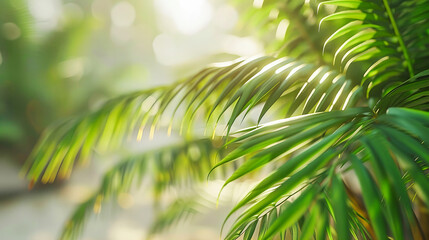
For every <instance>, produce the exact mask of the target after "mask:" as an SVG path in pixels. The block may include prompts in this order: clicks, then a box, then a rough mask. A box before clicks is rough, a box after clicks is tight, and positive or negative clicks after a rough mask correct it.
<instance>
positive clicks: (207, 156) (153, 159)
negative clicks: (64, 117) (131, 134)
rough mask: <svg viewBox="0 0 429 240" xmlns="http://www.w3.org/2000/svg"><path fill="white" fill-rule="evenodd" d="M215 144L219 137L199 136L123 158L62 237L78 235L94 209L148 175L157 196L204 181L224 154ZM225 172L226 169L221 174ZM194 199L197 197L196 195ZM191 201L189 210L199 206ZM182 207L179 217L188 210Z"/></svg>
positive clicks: (98, 209) (67, 225) (69, 224)
mask: <svg viewBox="0 0 429 240" xmlns="http://www.w3.org/2000/svg"><path fill="white" fill-rule="evenodd" d="M216 146H219V144H218V143H216V141H212V140H209V139H200V140H194V141H190V142H186V143H183V144H180V145H177V146H169V147H165V148H162V149H158V150H153V151H150V152H145V153H143V154H141V155H138V156H132V157H130V158H128V159H124V160H123V161H121V162H119V163H118V164H116V165H115V166H113V167H112V168H111V169H110V170H109V171H107V172H106V174H105V175H104V177H103V181H102V183H101V185H100V188H99V189H98V190H97V191H96V192H95V193H94V194H93V196H92V197H91V198H89V199H88V200H87V201H86V202H84V203H83V204H81V205H80V206H79V207H78V208H77V210H76V211H75V213H74V214H73V216H72V217H71V218H70V219H69V221H68V223H67V224H66V226H65V228H64V229H63V233H62V237H61V239H76V238H77V237H78V236H79V234H80V233H81V231H82V228H83V226H84V224H85V221H86V219H87V218H88V216H90V214H91V213H92V212H96V213H99V212H100V210H101V207H102V204H103V203H104V202H106V201H108V200H110V199H112V197H117V196H118V195H120V194H121V193H128V192H129V191H130V190H131V189H132V188H133V187H135V186H137V187H139V186H140V185H141V183H142V182H143V180H144V179H149V181H150V183H151V184H152V187H153V191H154V192H153V194H154V195H155V197H156V198H160V195H161V194H162V193H163V192H164V191H165V189H166V188H168V187H170V186H175V187H177V188H186V187H192V186H193V185H195V184H196V183H198V182H202V181H205V180H206V174H205V173H206V172H208V171H209V169H210V168H212V167H213V166H214V163H215V162H216V161H217V159H218V158H220V157H222V156H223V155H224V154H225V153H224V152H223V151H222V150H221V151H219V150H220V149H219V147H216ZM224 174H226V172H224V173H220V175H219V176H223V175H224ZM194 200H196V201H197V198H194ZM188 203H189V207H190V208H189V209H188V210H189V211H191V209H194V208H195V207H196V206H195V205H194V204H191V203H190V202H188ZM195 203H196V202H195ZM183 211H184V212H182V214H179V215H177V216H176V217H178V218H180V217H181V216H182V215H183V214H185V213H187V212H189V211H187V210H185V209H183ZM192 211H193V210H192ZM175 214H177V213H175ZM162 219H164V220H165V219H166V218H165V216H164V218H163V217H162V216H160V219H159V221H161V222H162V221H163V220H162ZM161 225H162V224H161ZM165 225H167V224H166V223H165ZM158 227H159V226H158ZM154 230H156V229H154Z"/></svg>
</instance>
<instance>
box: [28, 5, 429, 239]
mask: <svg viewBox="0 0 429 240" xmlns="http://www.w3.org/2000/svg"><path fill="white" fill-rule="evenodd" d="M254 7H255V8H254V9H253V10H250V13H251V14H249V15H251V17H250V18H248V19H247V20H246V21H245V22H246V24H248V26H249V27H255V25H256V27H255V28H257V29H261V34H260V35H261V36H262V38H263V40H264V41H267V48H268V49H274V50H275V51H273V54H271V55H268V56H260V57H254V58H250V59H238V60H237V61H233V62H230V63H225V64H217V65H213V66H209V67H207V68H206V69H203V70H202V71H200V72H199V73H197V74H196V75H195V76H193V77H192V78H190V79H187V80H183V81H179V82H177V83H175V84H172V85H171V86H166V87H160V88H157V89H151V90H147V91H141V92H136V93H132V94H129V95H125V96H121V97H118V98H116V99H114V100H112V101H109V102H108V103H106V104H105V105H104V107H103V108H101V109H100V110H98V111H96V112H94V113H91V114H90V115H88V116H86V117H83V118H80V119H75V120H72V121H67V122H64V123H62V124H60V125H58V126H55V127H53V128H52V129H51V130H47V131H46V132H45V136H44V137H42V139H41V140H40V142H39V145H38V147H36V148H35V149H34V151H33V155H32V157H31V158H30V160H29V161H28V165H27V166H26V167H25V169H24V171H25V172H26V173H27V176H28V179H29V180H31V184H34V183H36V182H37V181H39V180H41V181H42V182H51V181H54V180H55V178H56V177H57V176H60V177H64V176H68V175H69V174H70V172H71V169H72V168H73V166H74V163H75V162H76V161H85V160H87V159H88V158H90V156H91V150H92V149H93V148H94V147H95V148H98V149H106V148H108V147H111V146H115V145H116V146H117V145H119V144H120V143H121V142H122V140H123V139H124V138H125V137H127V136H130V135H131V136H133V134H134V132H137V134H136V135H137V136H136V137H137V139H139V140H140V139H141V138H142V134H143V131H146V130H147V131H148V132H149V135H150V137H151V136H153V134H154V132H155V130H156V129H157V127H162V126H166V124H164V122H165V121H164V120H165V119H169V120H170V121H167V122H170V124H167V125H168V131H169V132H170V131H171V130H175V129H178V130H179V131H180V132H181V133H182V135H184V136H185V138H186V139H188V140H187V143H186V144H184V145H181V146H179V147H167V148H165V149H162V150H160V151H155V152H150V153H145V154H144V155H143V156H140V157H138V158H135V157H132V158H130V159H125V160H124V161H122V162H121V163H119V164H118V165H116V166H115V167H113V168H112V170H110V171H109V172H108V173H107V174H106V176H105V178H104V181H103V184H102V186H101V188H100V190H99V191H98V192H97V193H96V194H95V195H94V197H93V198H91V199H90V200H89V201H88V202H86V203H84V204H83V205H82V206H81V207H80V208H79V209H78V211H77V212H76V213H75V215H74V216H73V218H72V219H71V220H70V222H69V223H68V224H67V227H66V229H65V232H64V234H63V237H64V238H66V239H68V238H73V237H76V235H75V234H77V233H78V232H79V231H78V230H79V229H80V227H81V226H82V224H83V220H84V218H85V216H86V215H87V214H88V213H89V212H90V210H92V209H93V208H94V206H96V207H97V206H99V205H100V203H101V201H102V199H105V198H108V197H109V196H116V195H117V194H119V193H121V192H122V191H128V189H129V187H130V186H131V185H132V183H133V182H140V180H141V175H142V174H143V173H149V172H152V173H154V176H158V177H155V178H154V179H155V180H154V183H156V184H158V183H159V184H161V185H163V184H174V185H176V186H180V185H181V184H182V183H184V182H187V183H189V182H192V181H194V182H196V181H198V180H201V179H203V178H201V176H202V175H205V174H210V173H212V174H213V173H215V174H216V173H218V172H219V170H218V169H225V166H227V167H228V166H229V167H230V168H229V169H227V171H224V172H223V174H221V175H220V177H222V176H225V175H226V176H228V177H227V178H226V181H225V184H224V186H227V185H228V184H231V183H234V182H237V181H239V180H241V179H244V178H255V179H259V180H258V181H257V184H256V185H255V187H254V188H253V189H252V190H251V191H249V192H248V193H247V195H245V196H243V198H242V200H241V201H239V202H238V204H237V205H236V206H235V207H234V208H233V209H232V211H231V213H230V214H229V215H228V217H227V219H229V218H230V217H231V216H235V215H233V214H234V213H237V212H238V213H239V216H238V217H237V218H236V219H235V220H234V222H233V224H232V226H231V228H230V229H229V230H228V232H227V233H226V235H225V236H224V238H225V239H228V240H229V239H237V238H239V237H242V239H256V238H257V239H312V238H316V239H325V238H329V239H388V238H390V239H426V238H428V237H429V232H428V230H427V228H426V226H427V225H428V215H427V209H428V207H429V179H428V170H427V169H428V165H429V144H428V143H429V137H428V136H429V113H428V112H427V111H428V109H429V66H428V64H427V63H426V61H428V60H429V51H428V46H429V41H427V39H428V37H429V31H428V29H429V18H428V17H427V16H428V14H429V1H427V0H328V1H317V2H315V1H300V0H286V1H277V0H267V1H255V2H254ZM274 32H276V35H277V37H278V39H277V40H272V39H273V34H270V33H274ZM267 36H270V37H267ZM267 39H268V40H267ZM257 111H259V115H256V117H255V114H252V113H255V112H257ZM202 116H205V117H206V119H208V120H207V122H206V125H207V128H208V129H209V130H213V134H208V135H212V136H213V139H215V142H216V144H213V142H212V140H210V139H212V138H211V137H210V136H209V137H206V138H205V139H204V138H203V140H197V142H194V141H195V140H193V139H195V138H201V135H199V134H198V132H197V131H195V130H194V129H198V128H197V127H198V126H200V125H198V124H201V119H202ZM266 116H267V117H268V116H269V117H270V120H272V121H267V120H265V119H264V117H265V118H266ZM177 119H180V120H181V121H177ZM239 119H241V120H242V121H243V120H248V122H249V123H250V124H249V126H248V127H247V128H244V129H242V130H239V131H235V130H233V129H235V128H237V126H242V125H239V124H237V123H236V122H237V121H238V120H239ZM252 122H253V124H252ZM262 122H265V123H262ZM245 123H247V122H245ZM217 124H219V125H221V124H225V125H224V127H225V130H224V131H223V132H220V131H217V130H216V125H217ZM242 124H244V123H242ZM166 127H167V126H166ZM212 127H214V129H212ZM219 139H222V140H224V141H225V142H226V144H225V146H220V145H219V143H218V142H219V141H220V140H219ZM218 151H222V154H220V155H218V157H219V158H220V160H219V161H216V162H215V158H216V157H214V156H216V155H215V154H213V153H215V152H218ZM148 159H151V160H150V161H153V163H154V165H155V166H159V168H156V169H157V171H145V169H144V165H145V164H146V162H149V160H148ZM188 165H190V166H193V167H185V170H184V168H183V167H182V166H188ZM209 169H211V170H210V171H208V170H209ZM261 169H263V170H264V171H260V170H261ZM188 171H189V172H192V174H188ZM184 172H186V174H183V173H184ZM267 172H268V174H267ZM210 176H211V175H210ZM158 181H159V182H158ZM245 207H247V208H246V209H244V208H245ZM243 209H244V210H243ZM180 214H182V215H183V212H182V213H178V214H172V215H174V216H177V215H180ZM165 216H168V214H167V215H164V217H165Z"/></svg>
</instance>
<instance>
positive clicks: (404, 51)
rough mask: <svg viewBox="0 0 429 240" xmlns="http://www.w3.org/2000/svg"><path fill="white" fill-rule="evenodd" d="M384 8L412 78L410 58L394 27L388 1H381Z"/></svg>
mask: <svg viewBox="0 0 429 240" xmlns="http://www.w3.org/2000/svg"><path fill="white" fill-rule="evenodd" d="M383 3H384V7H385V8H386V11H387V14H388V15H389V19H390V22H391V23H392V27H393V31H394V32H395V35H396V37H397V38H398V41H399V45H400V47H401V49H402V52H403V54H404V58H405V61H406V62H407V67H408V72H409V73H410V77H414V69H413V65H412V63H411V59H410V56H409V55H408V49H407V48H406V47H405V44H404V40H403V39H402V36H401V33H400V32H399V29H398V26H397V25H396V21H395V18H394V17H393V14H392V9H391V8H390V5H389V3H388V0H383Z"/></svg>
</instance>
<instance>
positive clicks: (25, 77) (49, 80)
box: [0, 0, 263, 240]
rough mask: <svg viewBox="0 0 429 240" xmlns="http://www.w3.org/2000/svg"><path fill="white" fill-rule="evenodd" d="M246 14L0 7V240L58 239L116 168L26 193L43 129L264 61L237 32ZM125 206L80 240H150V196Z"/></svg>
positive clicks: (68, 0) (211, 6)
mask: <svg viewBox="0 0 429 240" xmlns="http://www.w3.org/2000/svg"><path fill="white" fill-rule="evenodd" d="M248 5H251V3H249V4H248ZM240 11H244V10H243V9H241V8H239V7H237V6H235V5H231V3H230V1H226V0H129V1H114V0H63V1H61V0H0V238H1V239H11V240H13V239H30V240H50V239H56V238H57V237H58V234H59V232H60V230H61V227H62V225H63V224H64V223H65V221H66V219H67V217H69V215H70V213H71V212H72V211H73V209H74V207H75V206H76V205H77V204H78V203H80V202H82V201H83V200H85V198H86V197H87V196H88V195H89V194H90V193H91V191H92V190H94V189H95V188H96V187H97V186H98V183H99V182H98V181H99V180H100V179H101V178H100V176H101V175H102V173H103V172H104V170H105V169H106V167H107V166H109V159H108V157H107V156H103V155H100V156H98V157H97V158H99V159H94V161H92V162H91V163H90V165H89V166H87V167H86V168H79V169H78V170H77V171H75V173H74V175H73V176H72V178H71V179H70V180H68V181H67V182H61V183H56V184H53V185H45V186H39V187H37V188H36V189H33V190H32V191H29V190H27V184H28V183H27V182H26V181H25V180H24V179H23V178H22V177H19V169H20V167H21V165H22V164H23V162H24V161H25V160H26V158H27V156H28V154H29V152H30V151H31V148H32V147H33V146H34V144H35V142H36V141H37V139H38V137H39V136H40V134H41V133H42V131H43V129H45V128H46V127H47V126H48V125H50V124H54V123H55V122H58V121H60V120H62V119H65V118H69V117H72V116H78V115H81V114H85V113H87V112H88V111H90V110H93V109H96V108H97V107H98V106H99V105H100V104H102V103H103V102H104V101H105V100H106V99H108V98H111V97H113V96H117V95H119V94H122V93H126V92H130V91H134V90H140V89H145V88H150V87H153V86H157V85H164V84H168V83H170V82H172V81H175V80H178V79H182V78H184V77H189V76H190V75H192V74H193V73H196V72H197V71H198V70H199V69H201V68H202V67H203V66H204V65H206V64H208V63H212V62H217V61H227V60H232V59H235V58H237V57H240V56H252V55H256V54H260V53H262V51H263V46H262V44H261V43H260V42H258V40H256V39H254V38H252V37H249V35H250V34H252V33H249V32H246V30H243V29H242V28H240V26H241V25H243V23H241V24H240V19H239V17H238V16H239V15H240ZM168 141H173V140H172V139H169V138H167V137H165V136H164V137H163V136H159V137H157V138H156V139H155V141H153V142H150V143H147V142H145V141H142V143H140V145H137V146H136V148H139V149H140V150H141V149H142V148H144V149H150V148H152V147H155V146H158V145H159V144H160V143H161V142H162V143H168ZM214 188H215V189H216V188H217V186H214ZM124 197H125V199H127V201H125V203H126V204H122V205H121V204H120V205H121V208H122V210H120V209H115V208H113V207H112V209H111V211H107V213H104V215H103V214H101V215H100V216H99V217H96V218H94V219H93V220H92V221H90V223H89V225H88V227H87V228H86V230H85V232H84V235H83V237H82V239H87V240H89V239H109V240H110V239H112V240H113V239H129V240H133V239H143V238H144V236H145V235H146V232H145V228H147V226H149V225H150V222H151V220H152V219H151V217H152V210H151V202H150V196H147V195H146V194H145V191H144V189H142V190H141V191H138V192H137V193H136V194H135V195H133V196H124ZM225 214H226V210H225V211H223V212H222V211H217V212H216V214H215V215H214V213H208V214H206V215H205V216H202V217H201V219H199V220H198V221H196V222H197V224H193V225H191V226H190V227H187V228H180V229H177V230H175V232H174V239H218V238H219V235H218V234H219V229H220V224H221V223H222V219H223V217H224V215H225ZM168 234H173V233H166V234H164V235H163V236H159V239H172V236H171V235H170V236H169V235H168Z"/></svg>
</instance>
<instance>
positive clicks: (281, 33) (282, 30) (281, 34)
mask: <svg viewBox="0 0 429 240" xmlns="http://www.w3.org/2000/svg"><path fill="white" fill-rule="evenodd" d="M288 27H289V20H287V19H283V20H282V21H281V22H280V23H279V26H278V27H277V31H276V38H277V39H279V40H282V39H284V38H285V35H286V31H287V29H288Z"/></svg>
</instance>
